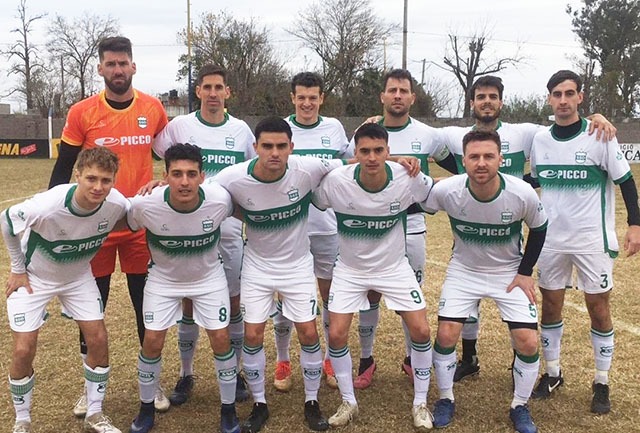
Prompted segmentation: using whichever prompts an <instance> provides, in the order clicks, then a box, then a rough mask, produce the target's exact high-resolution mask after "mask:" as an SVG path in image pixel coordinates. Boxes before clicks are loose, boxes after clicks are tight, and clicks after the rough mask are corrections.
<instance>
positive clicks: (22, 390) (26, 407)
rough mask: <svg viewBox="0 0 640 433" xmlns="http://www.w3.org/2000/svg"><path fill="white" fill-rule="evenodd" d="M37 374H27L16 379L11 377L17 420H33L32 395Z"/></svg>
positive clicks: (10, 384)
mask: <svg viewBox="0 0 640 433" xmlns="http://www.w3.org/2000/svg"><path fill="white" fill-rule="evenodd" d="M35 376H36V375H35V373H33V374H32V375H31V377H29V376H26V377H23V378H22V379H15V380H14V379H11V377H9V387H10V388H11V398H12V400H13V408H14V409H15V411H16V421H28V422H31V396H32V395H33V384H34V383H35Z"/></svg>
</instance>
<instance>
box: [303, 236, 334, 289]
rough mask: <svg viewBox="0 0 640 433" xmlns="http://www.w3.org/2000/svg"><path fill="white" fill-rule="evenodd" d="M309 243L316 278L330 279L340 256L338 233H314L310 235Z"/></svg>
mask: <svg viewBox="0 0 640 433" xmlns="http://www.w3.org/2000/svg"><path fill="white" fill-rule="evenodd" d="M309 243H310V245H311V255H313V273H314V274H315V275H316V278H320V279H323V280H330V279H331V278H332V277H333V266H334V265H335V263H336V257H337V256H338V235H337V234H332V235H312V236H309Z"/></svg>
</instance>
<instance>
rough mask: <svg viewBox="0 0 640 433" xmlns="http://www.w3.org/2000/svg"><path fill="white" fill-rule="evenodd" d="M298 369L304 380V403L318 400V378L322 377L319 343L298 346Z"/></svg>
mask: <svg viewBox="0 0 640 433" xmlns="http://www.w3.org/2000/svg"><path fill="white" fill-rule="evenodd" d="M300 348H301V349H302V350H300V368H302V377H303V379H304V394H305V400H304V401H305V402H307V401H310V400H318V389H320V378H321V377H322V351H321V350H320V342H317V343H316V344H312V345H309V346H306V345H304V344H300Z"/></svg>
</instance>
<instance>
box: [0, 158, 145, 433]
mask: <svg viewBox="0 0 640 433" xmlns="http://www.w3.org/2000/svg"><path fill="white" fill-rule="evenodd" d="M117 171H118V157H117V156H116V155H115V154H114V153H113V152H111V151H109V150H107V149H105V148H93V149H90V150H85V151H82V152H81V153H80V155H79V157H78V163H77V168H76V171H75V176H76V181H77V184H64V185H59V186H56V187H55V188H52V189H50V190H49V191H46V192H43V193H40V194H36V195H35V196H34V197H33V198H31V199H29V200H26V201H25V202H23V203H20V204H17V205H15V206H11V207H10V208H8V209H7V210H6V211H5V212H4V213H3V215H2V217H0V222H1V225H2V234H3V236H4V239H5V242H6V244H7V248H8V250H9V256H10V257H11V274H10V275H9V280H8V282H7V313H8V315H9V325H10V326H11V330H12V333H13V341H14V344H13V356H12V360H11V367H10V371H9V384H10V387H11V396H12V397H13V405H14V408H15V410H16V423H15V425H14V427H13V432H14V433H18V432H20V433H26V432H30V431H31V415H30V409H31V397H32V394H33V384H34V377H35V373H34V371H33V359H34V357H35V355H36V344H37V338H38V330H39V328H40V327H41V326H42V324H43V323H44V321H45V319H46V317H47V312H46V306H47V304H48V303H49V301H51V300H52V299H53V298H54V297H55V296H57V297H58V298H59V299H60V302H61V303H62V306H63V307H64V309H65V311H67V312H69V313H71V315H72V316H73V318H74V319H75V320H76V322H77V323H78V326H79V327H80V330H81V331H82V333H83V334H84V336H85V340H86V343H87V358H86V361H85V363H84V377H85V386H86V389H87V399H88V408H87V414H86V416H85V419H84V430H85V431H88V432H96V433H120V430H118V429H117V428H115V427H114V426H113V425H112V424H111V421H110V420H109V418H107V417H106V416H104V414H103V413H102V401H103V400H104V396H105V391H106V386H107V379H108V378H109V372H110V368H109V352H108V347H107V330H106V328H105V326H104V321H103V317H104V316H103V311H104V308H103V303H102V298H101V297H100V292H99V291H98V287H97V286H96V281H95V279H94V278H93V275H92V273H91V266H90V265H89V262H90V261H91V259H92V258H93V257H94V256H95V254H96V252H97V251H98V249H99V248H100V245H102V243H103V242H104V240H105V239H106V238H107V235H108V234H109V232H110V231H111V230H113V228H114V226H115V225H116V223H117V222H118V221H119V220H120V219H122V218H123V217H124V216H125V215H126V212H127V209H128V207H129V202H128V201H127V199H126V198H124V196H123V195H122V194H120V193H119V192H118V191H117V190H116V189H112V187H113V184H114V181H115V176H116V172H117ZM20 233H22V240H21V239H20V238H19V234H20ZM154 391H155V390H154Z"/></svg>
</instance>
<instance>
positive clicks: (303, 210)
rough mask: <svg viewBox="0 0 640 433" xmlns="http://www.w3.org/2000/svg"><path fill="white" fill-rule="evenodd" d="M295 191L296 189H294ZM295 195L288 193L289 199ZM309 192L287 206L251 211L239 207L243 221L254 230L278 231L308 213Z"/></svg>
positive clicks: (298, 221) (298, 220)
mask: <svg viewBox="0 0 640 433" xmlns="http://www.w3.org/2000/svg"><path fill="white" fill-rule="evenodd" d="M295 191H296V193H297V190H295ZM293 199H297V196H296V195H294V194H290V200H293ZM310 203H311V192H308V193H307V195H305V196H304V197H302V198H301V199H300V200H297V201H296V202H294V203H291V204H290V205H287V206H282V207H277V208H272V209H264V210H259V211H253V210H250V209H245V208H243V207H241V208H240V209H241V210H242V215H243V219H244V222H245V223H246V224H247V226H249V227H251V228H252V229H254V230H264V231H278V230H282V229H285V228H287V227H289V226H291V225H293V224H297V223H300V222H303V221H304V219H305V218H306V217H307V215H308V214H309V204H310Z"/></svg>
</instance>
